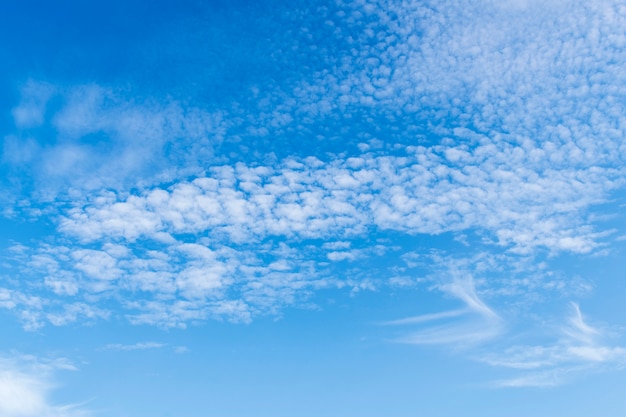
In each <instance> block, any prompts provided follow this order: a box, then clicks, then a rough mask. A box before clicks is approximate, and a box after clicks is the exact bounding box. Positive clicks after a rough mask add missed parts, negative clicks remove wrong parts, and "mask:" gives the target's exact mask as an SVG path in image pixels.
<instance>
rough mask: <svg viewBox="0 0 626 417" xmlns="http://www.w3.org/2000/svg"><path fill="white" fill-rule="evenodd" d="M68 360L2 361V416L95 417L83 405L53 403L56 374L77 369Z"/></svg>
mask: <svg viewBox="0 0 626 417" xmlns="http://www.w3.org/2000/svg"><path fill="white" fill-rule="evenodd" d="M75 369H76V368H74V366H73V365H71V364H70V363H68V362H67V361H66V360H62V359H56V360H41V359H38V358H34V357H32V356H24V355H22V356H15V355H14V356H12V357H2V358H0V415H2V416H3V417H80V416H87V415H91V414H90V413H88V412H87V411H86V410H84V409H83V408H82V407H81V406H79V405H71V404H68V405H58V404H54V403H53V402H52V401H51V400H50V395H51V393H52V392H53V389H54V388H55V386H54V383H53V379H54V378H53V377H54V374H55V373H56V372H58V371H61V370H75Z"/></svg>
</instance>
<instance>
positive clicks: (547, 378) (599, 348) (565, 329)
mask: <svg viewBox="0 0 626 417" xmlns="http://www.w3.org/2000/svg"><path fill="white" fill-rule="evenodd" d="M571 309H572V312H571V315H570V317H569V318H568V320H567V322H566V324H564V325H562V326H561V327H560V329H559V332H560V335H561V336H562V337H560V338H559V340H558V341H557V342H555V343H553V344H547V345H517V346H512V347H509V348H507V349H505V350H504V351H503V352H500V353H492V354H488V355H483V356H482V357H481V358H480V360H481V361H484V362H486V363H488V364H490V365H492V366H497V367H505V368H511V369H516V370H519V371H522V374H521V375H520V376H516V377H513V378H510V379H506V380H502V381H497V382H496V383H495V384H496V385H497V386H503V387H521V386H555V385H560V384H563V383H566V382H568V381H569V380H571V379H572V378H573V377H575V376H576V375H579V374H581V373H584V372H591V371H596V370H604V371H607V370H616V369H622V368H623V367H624V366H625V365H626V347H622V346H611V345H607V343H606V340H605V339H606V338H607V336H606V334H605V333H606V332H605V331H603V330H602V329H599V328H596V327H592V326H591V325H589V324H588V323H586V322H585V320H584V319H583V316H582V314H581V312H580V308H579V306H578V304H575V303H572V306H571Z"/></svg>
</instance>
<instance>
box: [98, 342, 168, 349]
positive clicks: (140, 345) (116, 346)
mask: <svg viewBox="0 0 626 417" xmlns="http://www.w3.org/2000/svg"><path fill="white" fill-rule="evenodd" d="M165 346H167V345H166V344H164V343H158V342H137V343H135V344H132V345H124V344H121V343H110V344H108V345H106V346H104V347H103V348H102V350H121V351H133V350H145V349H159V348H162V347H165Z"/></svg>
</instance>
